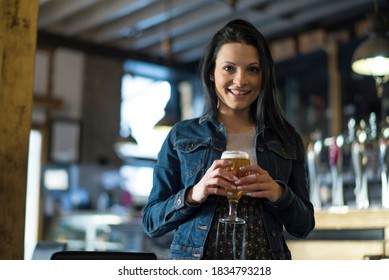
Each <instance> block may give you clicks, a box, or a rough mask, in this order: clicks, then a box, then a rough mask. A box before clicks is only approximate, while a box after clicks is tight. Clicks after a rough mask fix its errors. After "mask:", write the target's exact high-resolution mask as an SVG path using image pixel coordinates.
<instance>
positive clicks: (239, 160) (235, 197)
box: [220, 151, 250, 224]
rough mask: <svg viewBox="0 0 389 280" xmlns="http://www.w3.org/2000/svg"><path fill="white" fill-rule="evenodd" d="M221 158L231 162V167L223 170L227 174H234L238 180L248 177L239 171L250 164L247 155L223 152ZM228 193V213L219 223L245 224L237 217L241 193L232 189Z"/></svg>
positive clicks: (246, 173)
mask: <svg viewBox="0 0 389 280" xmlns="http://www.w3.org/2000/svg"><path fill="white" fill-rule="evenodd" d="M221 158H222V159H228V160H230V161H231V162H232V165H231V166H229V167H227V168H225V170H226V171H227V172H230V173H232V174H234V175H235V176H236V177H238V178H241V177H244V176H247V175H249V172H247V171H242V170H240V167H242V166H245V165H249V164H250V160H249V154H248V153H246V152H242V151H224V152H223V154H222V157H221ZM228 192H229V194H228V197H227V198H228V204H229V213H228V216H227V217H225V218H221V219H220V222H223V223H234V224H244V223H246V221H245V220H244V219H242V218H238V216H237V209H238V202H239V199H240V197H241V196H242V194H243V191H242V190H235V189H234V190H228Z"/></svg>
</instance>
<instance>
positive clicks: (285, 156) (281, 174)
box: [266, 141, 297, 182]
mask: <svg viewBox="0 0 389 280" xmlns="http://www.w3.org/2000/svg"><path fill="white" fill-rule="evenodd" d="M266 148H267V150H268V153H267V154H268V160H269V163H268V168H269V169H268V172H269V173H270V174H271V175H272V177H273V179H275V180H276V179H278V180H282V181H284V182H287V181H288V178H289V177H290V174H291V171H292V165H293V161H295V160H296V159H297V157H296V151H295V150H292V151H287V150H285V149H284V148H283V146H282V145H281V143H280V142H278V141H270V142H268V143H266Z"/></svg>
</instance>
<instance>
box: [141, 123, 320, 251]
mask: <svg viewBox="0 0 389 280" xmlns="http://www.w3.org/2000/svg"><path fill="white" fill-rule="evenodd" d="M265 130H266V133H265V134H264V133H263V132H264V131H257V135H256V156H257V161H258V165H259V166H261V167H262V168H263V169H265V170H267V171H268V172H269V174H270V175H271V176H272V178H273V179H274V180H275V181H276V182H277V183H279V184H280V185H281V186H282V187H284V189H285V191H284V195H283V196H282V198H281V199H280V200H279V201H277V202H276V203H271V202H270V201H267V200H264V202H263V203H262V209H263V219H264V224H265V230H266V234H267V236H268V240H269V245H270V250H271V255H272V257H273V259H291V254H290V251H289V249H288V247H287V245H286V243H285V240H284V237H283V230H284V229H285V230H286V231H287V232H288V233H289V234H291V235H292V236H294V237H296V238H304V237H306V236H307V235H308V234H309V233H310V232H311V231H312V229H313V228H314V225H315V220H314V211H313V206H312V204H311V202H310V201H309V197H308V188H307V187H308V185H307V184H308V183H307V182H308V180H307V172H306V165H305V152H304V150H302V149H295V150H292V151H285V150H284V149H283V147H282V145H281V143H280V141H279V140H278V139H277V137H276V135H275V133H274V131H272V129H271V128H266V129H265ZM263 135H265V136H263ZM226 139H227V137H226V129H225V127H224V125H223V124H220V123H218V122H217V121H215V120H214V119H213V118H212V117H201V118H195V119H190V120H185V121H181V122H179V123H177V124H176V125H175V126H174V127H173V128H172V129H171V131H170V132H169V134H168V136H167V138H166V140H165V142H164V144H163V145H162V148H161V150H160V152H159V154H158V161H157V164H156V166H155V169H154V176H153V180H154V181H153V188H152V190H151V193H150V196H149V199H148V203H147V205H146V206H145V208H144V212H143V225H144V229H145V232H146V233H147V234H148V235H149V236H151V237H159V236H162V235H164V234H166V233H167V232H170V231H173V230H174V231H175V232H174V236H173V240H172V244H171V247H170V254H169V258H170V259H201V257H202V255H203V249H204V244H205V240H206V237H207V234H208V231H209V229H210V226H211V222H212V218H213V214H214V210H215V207H216V200H217V199H218V196H216V195H211V196H209V197H208V199H207V200H206V201H205V202H204V203H202V204H200V205H198V206H190V205H188V204H186V203H185V193H186V191H187V190H188V188H190V187H192V186H194V185H195V184H196V183H198V182H199V181H200V179H201V178H202V177H203V176H204V174H205V172H206V171H207V170H208V168H209V167H210V166H211V165H212V163H213V161H214V160H216V159H220V157H221V154H222V152H223V151H224V150H225V149H226Z"/></svg>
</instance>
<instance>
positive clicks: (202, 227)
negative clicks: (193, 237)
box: [197, 226, 207, 230]
mask: <svg viewBox="0 0 389 280" xmlns="http://www.w3.org/2000/svg"><path fill="white" fill-rule="evenodd" d="M197 228H198V229H201V230H207V226H198V227H197Z"/></svg>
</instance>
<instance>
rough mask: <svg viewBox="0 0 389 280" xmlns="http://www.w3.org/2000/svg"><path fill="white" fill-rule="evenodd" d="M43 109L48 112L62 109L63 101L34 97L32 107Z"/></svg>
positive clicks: (47, 97) (39, 96) (46, 97)
mask: <svg viewBox="0 0 389 280" xmlns="http://www.w3.org/2000/svg"><path fill="white" fill-rule="evenodd" d="M35 105H36V106H38V107H43V108H45V109H49V110H58V109H62V108H63V105H64V103H63V100H62V99H59V98H54V97H49V96H41V95H34V106H35Z"/></svg>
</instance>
